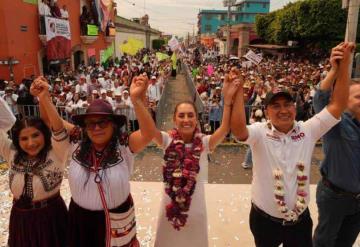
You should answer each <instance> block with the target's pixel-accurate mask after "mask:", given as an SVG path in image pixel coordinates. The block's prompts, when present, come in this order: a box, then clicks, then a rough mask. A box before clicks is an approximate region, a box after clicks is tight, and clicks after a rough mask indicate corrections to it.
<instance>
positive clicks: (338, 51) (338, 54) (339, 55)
mask: <svg viewBox="0 0 360 247" xmlns="http://www.w3.org/2000/svg"><path fill="white" fill-rule="evenodd" d="M344 46H345V43H344V42H341V43H340V44H338V45H337V46H335V47H334V48H332V49H331V55H330V64H331V68H332V69H333V70H335V71H337V69H338V68H339V63H340V61H341V60H342V59H343V55H344Z"/></svg>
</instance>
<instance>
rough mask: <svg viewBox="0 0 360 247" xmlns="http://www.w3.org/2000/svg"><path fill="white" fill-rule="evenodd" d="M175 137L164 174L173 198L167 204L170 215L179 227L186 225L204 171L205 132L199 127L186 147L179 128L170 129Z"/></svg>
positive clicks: (172, 221)
mask: <svg viewBox="0 0 360 247" xmlns="http://www.w3.org/2000/svg"><path fill="white" fill-rule="evenodd" d="M170 135H171V137H172V138H173V139H172V141H171V143H170V145H169V147H168V148H167V149H166V150H165V155H164V160H165V165H164V167H163V177H164V182H165V193H166V194H167V195H168V196H169V197H170V198H171V202H170V203H169V204H168V205H166V217H167V218H168V220H169V221H170V222H171V224H172V225H173V227H174V228H175V229H176V230H180V227H183V226H185V224H186V220H187V217H188V215H187V214H186V212H187V211H189V209H190V204H191V196H192V194H193V193H194V190H195V185H196V176H197V174H198V173H199V171H200V166H199V159H200V155H201V152H202V150H203V145H202V140H201V137H202V134H201V133H200V131H199V130H198V129H196V130H195V134H194V137H193V139H192V146H191V148H186V147H185V143H184V141H183V140H182V138H181V136H180V134H179V132H178V130H177V129H174V130H173V131H172V132H171V133H170Z"/></svg>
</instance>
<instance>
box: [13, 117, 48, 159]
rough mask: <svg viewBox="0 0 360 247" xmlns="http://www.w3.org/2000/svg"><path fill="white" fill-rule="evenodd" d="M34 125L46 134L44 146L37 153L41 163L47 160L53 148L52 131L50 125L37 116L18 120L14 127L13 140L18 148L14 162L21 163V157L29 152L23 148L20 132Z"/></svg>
mask: <svg viewBox="0 0 360 247" xmlns="http://www.w3.org/2000/svg"><path fill="white" fill-rule="evenodd" d="M29 127H33V128H35V129H37V130H39V131H40V132H41V133H42V134H43V135H44V147H43V148H42V149H41V150H40V152H39V153H38V154H37V158H38V159H39V161H40V163H43V162H45V161H46V157H47V154H48V152H49V151H50V150H51V148H52V146H51V131H50V129H49V127H47V125H46V124H45V123H44V121H42V120H41V119H40V118H36V117H25V118H23V119H22V120H17V121H16V123H15V125H14V126H13V128H12V130H11V131H12V135H13V138H12V142H13V145H14V147H15V149H16V154H15V157H14V163H15V164H19V162H20V161H21V159H23V158H25V157H26V156H27V153H26V152H25V151H24V150H22V148H21V147H20V143H19V140H20V132H21V131H22V130H23V129H25V128H29Z"/></svg>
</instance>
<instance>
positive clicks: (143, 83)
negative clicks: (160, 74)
mask: <svg viewBox="0 0 360 247" xmlns="http://www.w3.org/2000/svg"><path fill="white" fill-rule="evenodd" d="M148 86H149V79H148V77H147V75H146V74H143V75H140V76H136V77H134V78H133V80H132V83H131V86H130V97H131V99H132V100H133V102H134V101H135V100H138V99H140V100H142V101H143V102H144V100H145V99H146V91H147V88H148Z"/></svg>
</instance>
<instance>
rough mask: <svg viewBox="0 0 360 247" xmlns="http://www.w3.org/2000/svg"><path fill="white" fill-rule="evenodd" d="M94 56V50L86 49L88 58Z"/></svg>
mask: <svg viewBox="0 0 360 247" xmlns="http://www.w3.org/2000/svg"><path fill="white" fill-rule="evenodd" d="M92 56H96V51H95V48H90V49H88V57H92Z"/></svg>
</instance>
